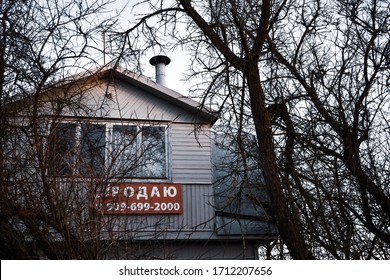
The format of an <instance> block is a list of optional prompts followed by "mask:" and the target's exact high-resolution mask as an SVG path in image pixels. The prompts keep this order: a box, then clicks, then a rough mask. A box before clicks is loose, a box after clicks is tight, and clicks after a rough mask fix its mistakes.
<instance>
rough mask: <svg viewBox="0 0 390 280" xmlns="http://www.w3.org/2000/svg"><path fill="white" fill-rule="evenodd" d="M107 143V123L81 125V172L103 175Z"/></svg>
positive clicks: (87, 174) (89, 174) (90, 174)
mask: <svg viewBox="0 0 390 280" xmlns="http://www.w3.org/2000/svg"><path fill="white" fill-rule="evenodd" d="M105 145H106V134H105V125H101V124H82V125H81V151H80V167H79V172H80V174H82V175H85V176H96V175H98V176H99V175H100V176H101V175H103V172H104V165H105V164H104V162H105Z"/></svg>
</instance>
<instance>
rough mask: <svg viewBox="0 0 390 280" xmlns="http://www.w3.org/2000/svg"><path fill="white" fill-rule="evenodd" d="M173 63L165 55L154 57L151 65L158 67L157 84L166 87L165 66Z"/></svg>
mask: <svg viewBox="0 0 390 280" xmlns="http://www.w3.org/2000/svg"><path fill="white" fill-rule="evenodd" d="M170 62H171V60H170V58H169V57H167V56H165V55H156V56H153V57H152V58H151V59H150V60H149V63H150V64H152V65H153V66H155V67H156V83H157V84H160V85H162V86H165V65H168V64H169V63H170Z"/></svg>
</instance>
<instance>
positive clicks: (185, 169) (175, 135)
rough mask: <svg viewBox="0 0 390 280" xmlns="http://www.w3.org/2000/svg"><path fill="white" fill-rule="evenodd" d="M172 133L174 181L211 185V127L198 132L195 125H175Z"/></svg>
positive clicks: (204, 127) (205, 127)
mask: <svg viewBox="0 0 390 280" xmlns="http://www.w3.org/2000/svg"><path fill="white" fill-rule="evenodd" d="M170 132H171V135H170V141H171V168H172V181H173V182H175V183H183V184H184V183H187V184H211V183H212V167H211V147H210V130H209V127H208V126H203V127H202V130H200V131H198V130H197V129H196V127H195V126H194V125H193V124H173V125H172V127H171V130H170Z"/></svg>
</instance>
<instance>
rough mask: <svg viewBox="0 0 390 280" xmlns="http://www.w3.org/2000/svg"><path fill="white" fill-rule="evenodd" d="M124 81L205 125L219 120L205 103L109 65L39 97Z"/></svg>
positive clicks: (55, 85) (65, 81)
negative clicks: (57, 91)
mask: <svg viewBox="0 0 390 280" xmlns="http://www.w3.org/2000/svg"><path fill="white" fill-rule="evenodd" d="M115 79H118V80H121V81H123V82H124V83H127V84H130V85H132V86H134V87H137V88H139V89H140V90H143V91H145V92H148V93H149V94H152V95H153V96H155V97H157V98H161V99H162V100H164V101H165V102H168V103H170V104H173V105H174V106H177V107H179V108H181V109H182V110H184V111H186V112H189V113H191V114H193V115H194V116H197V119H198V120H201V122H206V123H210V124H211V125H213V124H214V123H215V122H216V121H217V119H218V113H217V112H216V111H213V110H211V109H209V108H206V107H205V106H204V105H203V104H201V103H199V102H196V101H195V100H193V99H191V98H189V97H187V96H184V95H182V94H180V93H178V92H176V91H174V90H171V89H169V88H167V87H165V86H163V85H160V84H157V83H155V82H154V81H152V80H151V79H149V78H147V77H145V76H143V75H140V74H136V73H134V72H132V71H129V70H127V69H124V68H122V67H119V66H113V65H106V66H104V67H99V68H96V69H93V70H90V71H86V72H84V73H81V74H77V75H73V76H69V77H67V78H65V79H62V80H60V81H56V82H54V83H51V84H50V85H48V86H46V87H45V90H43V91H42V92H39V93H38V94H39V95H42V96H45V95H47V94H50V92H52V90H53V89H54V90H61V89H64V88H73V87H75V88H81V87H82V86H83V85H84V84H91V83H92V85H93V84H95V83H99V81H107V82H109V83H110V82H111V81H112V80H115ZM31 101H32V98H26V97H23V98H16V99H15V101H14V102H11V103H12V104H9V109H11V110H12V109H16V110H18V109H17V108H19V109H20V108H22V107H24V106H26V105H27V104H29V103H30V102H31Z"/></svg>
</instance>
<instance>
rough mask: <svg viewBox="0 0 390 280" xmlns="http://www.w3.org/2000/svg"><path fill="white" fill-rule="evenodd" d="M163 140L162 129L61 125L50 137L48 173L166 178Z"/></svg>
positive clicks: (109, 125) (134, 126)
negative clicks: (107, 173) (50, 162)
mask: <svg viewBox="0 0 390 280" xmlns="http://www.w3.org/2000/svg"><path fill="white" fill-rule="evenodd" d="M166 138H167V136H166V127H165V126H149V125H145V126H141V125H135V124H131V125H130V124H129V125H124V124H111V123H106V124H100V123H99V124H90V123H86V124H74V123H61V124H59V125H57V126H56V128H55V129H54V130H53V133H52V135H51V137H50V138H49V139H51V140H50V142H51V144H50V150H51V151H50V155H51V161H52V162H53V164H50V165H49V166H50V167H49V174H50V175H57V176H71V175H81V176H86V177H92V176H103V175H104V174H105V172H109V174H111V176H113V177H123V178H167V177H168V175H167V174H168V171H167V148H166V147H167V140H166Z"/></svg>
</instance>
